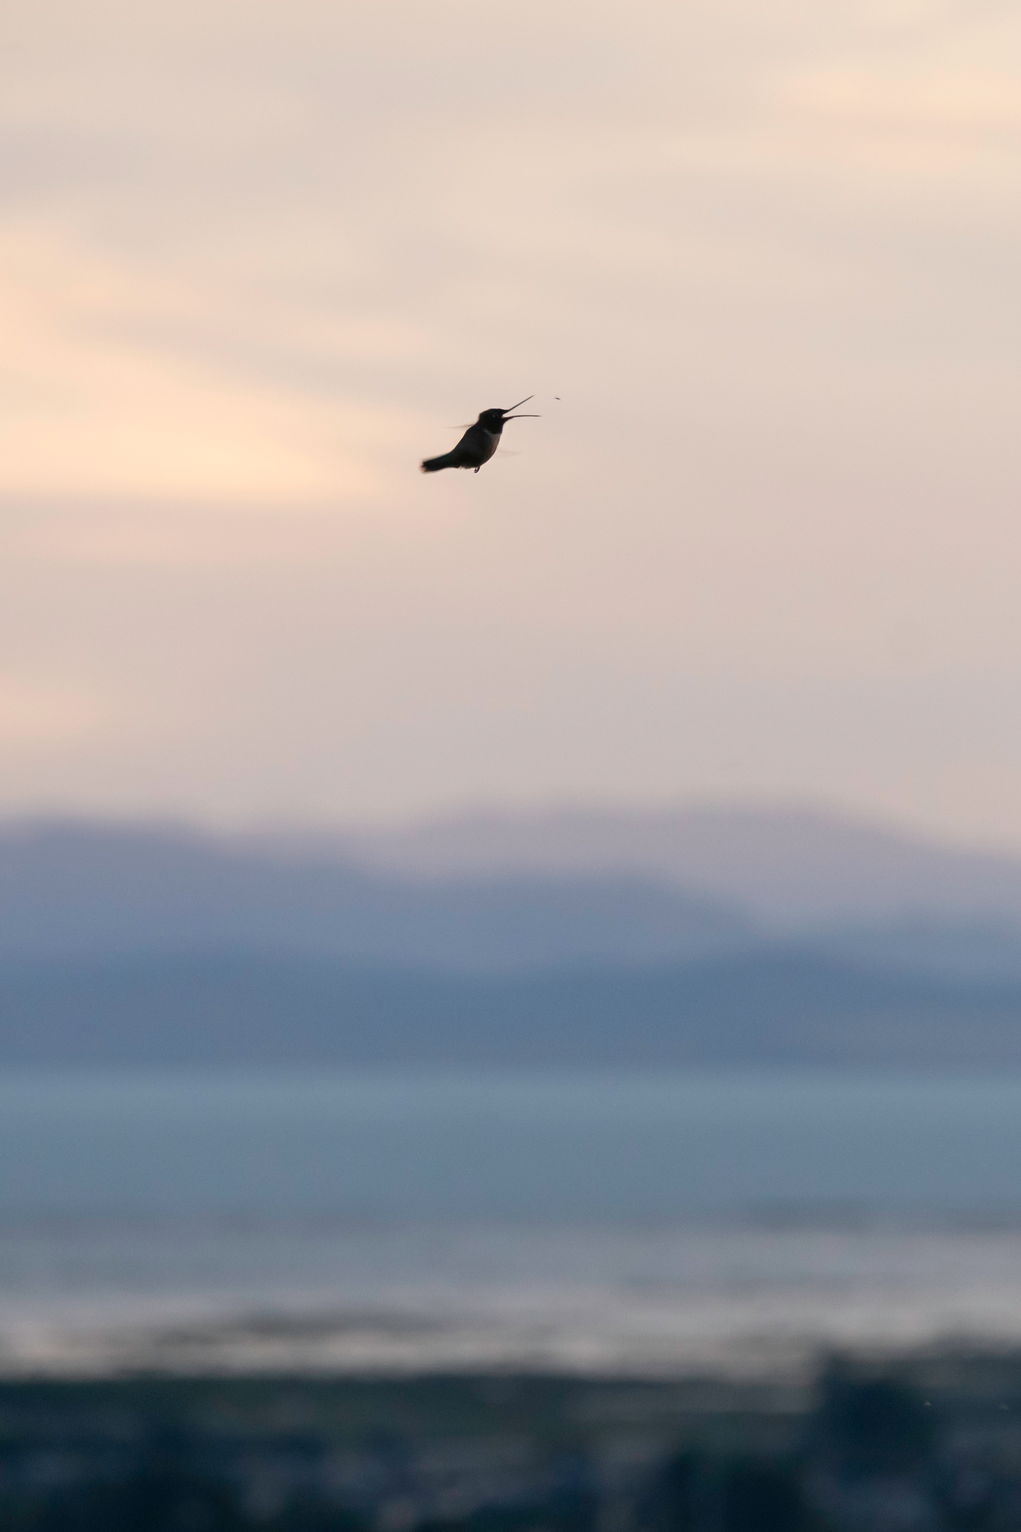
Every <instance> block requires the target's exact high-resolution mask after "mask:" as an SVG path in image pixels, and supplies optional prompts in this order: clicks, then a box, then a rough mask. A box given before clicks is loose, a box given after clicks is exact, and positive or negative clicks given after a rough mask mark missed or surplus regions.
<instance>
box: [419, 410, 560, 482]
mask: <svg viewBox="0 0 1021 1532" xmlns="http://www.w3.org/2000/svg"><path fill="white" fill-rule="evenodd" d="M534 398H535V395H534V394H529V396H528V399H519V400H518V402H517V404H512V405H511V406H510V407H509V408H508V409H505V410H502V409H492V410H483V411H482V414H481V415H480V416H479V418H478V420H476V422H475V424H474V425H473V426H469V427H468V429H467V431H466V432H465V433H464V435H463V436H462V437H461V440H460V441H459V442H458V444H457V446H456V447H451V449H450V451H449V452H444V453H443V454H442V455H441V456H440V457H427V458H426V460H425V462H424V463H423V464H422V472H423V473H438V472H439V470H440V469H441V468H474V470H475V472H476V473H478V471H479V469H480V468H481V467H482V465H483V463H488V462H489V459H490V458H491V457H492V456H493V453H494V452H495V451H496V449H497V447H498V446H499V445H500V435H501V432H502V431H503V428H504V426H505V425H506V424H507V422H508V420H538V419H539V418H540V417H539V416H538V415H531V414H525V415H515V414H513V413H512V412H513V411H514V410H517V409H520V408H521V406H522V405H523V404H527V403H528V400H529V399H534Z"/></svg>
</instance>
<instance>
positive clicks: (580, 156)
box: [0, 0, 1021, 844]
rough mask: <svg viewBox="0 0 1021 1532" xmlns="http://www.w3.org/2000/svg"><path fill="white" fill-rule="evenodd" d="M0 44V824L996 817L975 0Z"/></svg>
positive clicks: (1016, 472) (248, 8) (749, 2)
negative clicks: (792, 806)
mask: <svg viewBox="0 0 1021 1532" xmlns="http://www.w3.org/2000/svg"><path fill="white" fill-rule="evenodd" d="M0 44H2V47H0V59H2V64H0V68H2V71H3V76H4V78H3V80H2V89H0V334H2V336H3V345H2V349H0V401H2V406H3V418H4V422H5V424H4V431H3V443H4V444H3V452H2V455H0V541H2V559H0V811H3V812H6V813H12V812H29V811H31V812H37V811H54V810H57V811H80V810H84V811H90V812H102V813H114V814H127V815H133V814H144V813H150V812H155V813H174V814H185V815H189V816H193V817H197V818H200V819H203V820H208V821H213V822H251V821H256V820H272V821H288V822H296V821H316V820H329V821H343V820H351V819H358V818H365V817H371V818H387V817H391V816H405V815H412V814H416V813H419V812H428V811H433V810H440V809H445V808H448V807H451V806H453V805H458V804H462V803H472V804H478V803H482V802H488V803H497V804H499V803H507V804H524V803H530V802H537V801H543V802H546V801H550V800H560V799H563V800H573V801H577V800H584V801H604V800H605V801H613V802H635V803H642V802H647V801H655V802H662V801H663V800H667V799H682V800H691V799H705V798H711V799H737V798H742V799H746V798H762V797H768V798H777V797H779V798H809V799H814V800H817V801H818V800H823V801H828V802H832V803H836V804H840V805H845V806H847V807H850V808H853V809H856V810H858V811H862V812H865V813H873V812H876V813H881V814H884V815H888V816H893V817H896V818H901V819H904V820H906V821H909V822H913V823H916V824H920V825H927V826H930V827H935V828H938V829H939V830H941V831H943V832H945V833H948V834H952V835H960V836H964V837H972V836H975V837H982V838H986V839H989V838H996V837H1000V836H1004V837H1006V838H1008V839H1010V840H1012V841H1014V842H1015V843H1019V844H1021V594H1019V591H1021V495H1019V486H1021V432H1019V428H1018V422H1017V416H1018V408H1019V396H1021V300H1019V292H1021V286H1019V283H1021V276H1019V273H1021V8H1019V7H1018V6H1017V4H1016V3H1012V0H772V3H770V4H768V5H764V4H762V3H761V0H513V3H509V4H507V5H501V6H485V5H481V4H479V3H478V0H475V3H468V0H429V3H428V4H426V3H424V0H417V3H416V0H389V3H380V4H377V5H375V6H369V5H366V4H354V3H350V0H330V3H327V0H288V3H287V4H282V3H280V0H173V3H164V0H156V3H146V0H90V3H89V4H88V5H85V4H82V3H81V0H8V3H7V5H6V6H5V8H4V19H3V21H2V22H0ZM531 392H534V393H535V394H536V396H537V398H536V403H535V404H534V405H533V406H531V407H532V408H536V409H539V410H541V411H542V416H543V418H542V419H541V420H531V421H522V422H521V423H520V424H518V425H515V426H511V427H508V430H507V433H506V435H505V438H504V447H503V448H502V449H501V452H500V454H499V455H498V457H497V458H496V459H495V460H494V462H493V463H492V464H490V465H489V466H488V467H487V468H486V469H485V470H484V471H483V473H481V474H479V475H478V476H477V477H476V476H475V475H473V474H453V473H445V474H439V475H436V476H434V477H429V478H426V477H423V476H422V475H420V474H419V473H418V472H417V464H418V460H419V459H420V458H421V457H422V456H423V455H425V454H427V453H432V452H438V451H442V450H443V449H444V448H445V447H446V446H448V445H449V444H451V443H452V441H453V440H454V438H455V437H456V435H457V433H458V428H459V426H460V425H461V424H462V423H463V422H465V421H467V420H469V419H471V418H473V416H474V415H475V413H477V411H478V410H479V409H481V408H483V407H485V406H489V405H492V404H509V403H511V402H513V401H514V400H515V399H517V398H519V397H521V396H522V395H524V394H527V393H531ZM556 395H559V396H560V398H559V400H558V399H557V398H556V397H555V396H556Z"/></svg>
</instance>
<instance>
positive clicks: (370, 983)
mask: <svg viewBox="0 0 1021 1532" xmlns="http://www.w3.org/2000/svg"><path fill="white" fill-rule="evenodd" d="M1019 929H1021V859H1013V858H1011V857H1009V856H996V855H991V854H988V853H970V852H967V851H962V850H957V849H954V848H949V847H943V846H939V845H936V844H931V843H929V842H926V841H922V840H920V839H916V838H912V837H909V836H906V835H903V834H899V833H897V832H894V831H888V830H885V829H882V828H877V827H875V826H870V825H858V824H855V823H854V822H852V821H849V820H846V819H841V818H839V817H838V816H834V815H826V814H823V813H821V812H812V813H810V812H806V811H803V810H793V809H792V810H774V809H770V810H754V809H739V810H723V809H703V810H679V811H677V812H675V813H637V812H636V813H632V814H624V813H614V814H605V815H600V814H597V813H595V812H581V811H567V812H564V813H560V814H556V813H552V812H551V813H544V814H534V815H524V814H519V815H515V816H504V817H501V816H497V815H488V816H477V817H475V818H466V819H457V820H450V821H447V822H445V823H437V824H433V825H428V826H423V827H418V828H411V829H406V830H400V831H397V830H390V831H381V832H377V833H372V834H370V833H367V832H364V831H360V832H357V833H354V832H352V833H350V834H340V833H336V832H328V833H327V832H324V833H323V834H322V835H315V836H313V835H310V834H305V833H303V834H301V835H294V834H284V833H280V832H276V833H272V834H270V833H253V834H249V835H237V834H235V835H219V836H214V835H209V834H204V833H201V832H199V831H196V830H194V829H187V828H183V827H179V826H173V825H156V824H151V825H145V824H140V825H131V826H129V825H109V824H84V823H64V824H59V823H45V824H44V823H37V824H9V825H8V826H7V827H6V828H3V829H0V1062H5V1061H6V1062H8V1063H13V1062H15V1061H17V1062H20V1063H38V1064H43V1063H45V1064H53V1065H60V1064H62V1063H71V1062H77V1063H85V1062H94V1063H111V1062H120V1063H125V1064H127V1063H132V1064H146V1065H149V1064H161V1063H170V1062H177V1063H194V1064H202V1063H213V1062H218V1063H226V1062H231V1063H237V1064H250V1065H255V1064H259V1063H262V1064H273V1065H274V1066H276V1065H282V1064H287V1063H292V1064H315V1063H318V1062H323V1063H325V1062H345V1061H346V1062H362V1063H368V1062H381V1061H384V1060H389V1061H392V1062H403V1063H411V1062H435V1063H439V1062H444V1063H453V1062H462V1063H469V1062H474V1063H481V1062H485V1063H487V1064H494V1065H498V1064H502V1065H523V1064H555V1063H568V1062H573V1063H579V1064H586V1063H587V1064H593V1065H596V1064H599V1065H610V1064H612V1065H614V1066H621V1065H624V1064H636V1065H645V1066H650V1067H659V1066H667V1065H681V1064H694V1063H715V1064H721V1063H729V1064H747V1065H756V1064H764V1063H793V1062H800V1063H806V1064H810V1063H818V1064H822V1063H827V1064H833V1063H845V1064H868V1063H871V1064H877V1063H882V1062H893V1061H896V1062H899V1063H909V1062H913V1063H918V1064H932V1065H935V1064H944V1065H947V1064H951V1063H953V1064H955V1065H969V1064H970V1065H975V1066H979V1065H984V1064H996V1065H1004V1066H1006V1065H1009V1066H1011V1067H1013V1066H1016V1065H1021V941H1019V939H1018V932H1019Z"/></svg>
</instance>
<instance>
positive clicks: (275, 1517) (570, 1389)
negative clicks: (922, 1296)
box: [0, 1355, 1021, 1532]
mask: <svg viewBox="0 0 1021 1532" xmlns="http://www.w3.org/2000/svg"><path fill="white" fill-rule="evenodd" d="M1019 1518H1021V1358H1019V1357H1017V1356H1014V1355H1010V1356H1003V1357H993V1356H984V1357H968V1356H964V1355H962V1356H958V1357H954V1356H950V1355H943V1356H936V1355H930V1356H919V1357H917V1358H914V1359H911V1360H907V1361H901V1362H900V1363H899V1364H898V1365H896V1366H893V1367H891V1366H890V1365H888V1364H887V1365H878V1364H876V1365H868V1364H865V1363H863V1362H860V1361H859V1362H857V1363H854V1364H851V1363H847V1362H841V1361H838V1360H836V1361H831V1362H830V1363H828V1364H827V1365H826V1366H825V1367H824V1368H823V1369H822V1371H821V1372H820V1374H819V1376H818V1377H817V1378H816V1379H815V1381H814V1382H813V1383H811V1384H804V1385H800V1386H797V1385H794V1384H791V1383H790V1382H788V1383H787V1384H786V1385H783V1386H781V1385H779V1384H777V1383H769V1382H759V1383H738V1382H734V1381H727V1380H723V1379H713V1378H703V1379H688V1380H679V1381H637V1380H633V1379H632V1380H627V1379H578V1378H565V1377H541V1376H515V1375H511V1374H498V1375H489V1376H485V1375H479V1376H475V1375H473V1376H433V1377H429V1376H425V1377H413V1378H407V1379H393V1378H391V1379H385V1378H363V1379H359V1378H345V1379H331V1378H316V1379H307V1378H300V1377H266V1378H234V1379H229V1378H209V1377H207V1378H184V1377H180V1378H120V1379H106V1380H97V1381H86V1382H81V1381H78V1382H72V1381H67V1382H61V1381H47V1382H42V1381H37V1382H31V1381H26V1382H19V1383H6V1384H0V1525H2V1526H3V1527H4V1529H5V1532H29V1529H32V1532H40V1529H45V1532H198V1529H201V1532H248V1529H251V1532H255V1529H257V1528H262V1529H270V1532H327V1529H334V1532H339V1529H344V1532H370V1529H386V1528H400V1529H406V1532H536V1529H540V1528H542V1529H548V1532H605V1529H606V1528H621V1529H627V1532H905V1529H917V1532H928V1529H939V1532H1013V1529H1016V1527H1017V1526H1018V1525H1021V1519H1019Z"/></svg>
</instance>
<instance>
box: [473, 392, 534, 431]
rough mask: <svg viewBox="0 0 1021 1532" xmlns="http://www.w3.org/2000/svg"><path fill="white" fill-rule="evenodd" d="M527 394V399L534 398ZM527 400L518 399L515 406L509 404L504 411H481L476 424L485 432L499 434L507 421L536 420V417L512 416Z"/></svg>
mask: <svg viewBox="0 0 1021 1532" xmlns="http://www.w3.org/2000/svg"><path fill="white" fill-rule="evenodd" d="M534 397H535V396H534V394H529V396H528V399H532V398H534ZM528 399H519V400H518V402H517V404H511V405H509V406H508V408H507V409H505V410H497V409H494V410H483V411H482V414H481V415H480V416H479V418H478V424H479V425H480V426H485V428H486V430H487V431H496V432H500V431H502V430H503V428H504V425H505V424H506V422H507V421H508V420H538V418H539V417H538V415H513V414H512V413H511V411H512V410H516V409H519V408H520V406H521V405H522V404H527V403H528Z"/></svg>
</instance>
